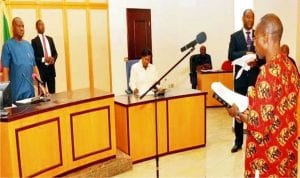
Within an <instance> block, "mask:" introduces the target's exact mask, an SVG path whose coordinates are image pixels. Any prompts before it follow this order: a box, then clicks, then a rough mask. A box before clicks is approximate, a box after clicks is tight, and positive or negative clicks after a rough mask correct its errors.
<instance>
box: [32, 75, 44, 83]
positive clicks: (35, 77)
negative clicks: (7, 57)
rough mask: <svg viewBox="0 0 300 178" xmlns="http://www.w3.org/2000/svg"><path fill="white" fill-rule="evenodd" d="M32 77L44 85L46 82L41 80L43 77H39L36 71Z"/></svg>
mask: <svg viewBox="0 0 300 178" xmlns="http://www.w3.org/2000/svg"><path fill="white" fill-rule="evenodd" d="M32 78H33V80H36V81H37V82H38V83H40V84H42V85H44V82H43V81H41V79H39V78H38V76H37V74H36V73H33V74H32Z"/></svg>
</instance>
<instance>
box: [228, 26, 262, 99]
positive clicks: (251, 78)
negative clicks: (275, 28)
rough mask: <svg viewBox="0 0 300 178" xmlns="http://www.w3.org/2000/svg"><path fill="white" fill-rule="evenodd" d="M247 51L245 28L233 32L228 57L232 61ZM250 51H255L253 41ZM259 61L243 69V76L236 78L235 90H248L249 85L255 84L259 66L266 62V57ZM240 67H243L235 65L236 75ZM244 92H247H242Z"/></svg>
mask: <svg viewBox="0 0 300 178" xmlns="http://www.w3.org/2000/svg"><path fill="white" fill-rule="evenodd" d="M252 37H254V31H253V33H252ZM247 51H248V49H247V43H246V39H245V35H244V32H243V29H241V30H239V31H237V32H235V33H233V34H232V35H231V37H230V43H229V51H228V59H229V60H230V61H234V60H235V59H238V58H240V57H242V56H243V55H245V54H246V53H247ZM250 51H251V52H254V53H255V47H254V45H253V42H252V45H251V48H250ZM258 61H259V62H258V66H256V67H252V68H251V69H250V70H249V71H243V73H242V75H241V77H240V78H239V79H237V80H234V88H235V90H239V89H241V88H244V89H245V90H247V88H248V86H253V85H255V82H256V78H257V75H258V74H259V67H260V66H261V65H263V64H264V63H265V60H264V59H261V60H258ZM240 68H241V67H240V66H235V74H234V77H235V76H236V74H237V73H238V71H239V70H240ZM242 94H246V93H244V92H242Z"/></svg>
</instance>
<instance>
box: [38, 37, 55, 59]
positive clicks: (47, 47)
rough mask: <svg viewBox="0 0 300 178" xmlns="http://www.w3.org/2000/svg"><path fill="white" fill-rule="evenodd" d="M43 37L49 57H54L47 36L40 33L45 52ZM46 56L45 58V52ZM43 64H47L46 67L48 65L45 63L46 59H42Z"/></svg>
mask: <svg viewBox="0 0 300 178" xmlns="http://www.w3.org/2000/svg"><path fill="white" fill-rule="evenodd" d="M42 35H44V36H45V43H46V49H47V53H48V56H49V57H50V56H52V55H51V49H50V44H49V41H48V39H47V37H46V35H45V34H40V33H39V34H38V36H39V38H40V40H41V43H42V46H43V50H44V45H45V44H44V43H43V36H42ZM44 56H45V51H44ZM42 62H43V63H45V65H48V63H46V62H45V57H42Z"/></svg>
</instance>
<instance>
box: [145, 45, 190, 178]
mask: <svg viewBox="0 0 300 178" xmlns="http://www.w3.org/2000/svg"><path fill="white" fill-rule="evenodd" d="M194 50H195V47H194V46H193V47H192V48H191V49H190V50H189V52H187V53H186V54H185V55H184V56H183V57H182V58H181V59H180V60H179V61H178V62H177V63H176V64H175V65H174V66H173V67H171V68H170V69H169V70H168V71H167V72H166V73H165V74H164V75H162V76H161V77H160V78H159V79H158V80H157V81H156V82H155V83H154V84H153V85H151V87H150V88H149V89H148V90H147V91H146V92H145V93H144V94H142V95H141V96H140V99H143V98H144V97H145V96H146V94H147V93H148V92H149V91H150V90H152V89H154V88H155V87H156V85H157V84H159V83H160V81H161V80H162V79H163V78H165V76H167V75H168V74H169V73H170V72H171V71H172V70H173V69H175V67H176V66H178V64H180V63H181V62H182V61H183V60H184V59H185V58H186V57H187V56H188V55H190V54H191V53H192V52H193V51H194ZM154 101H155V146H156V148H155V160H156V177H157V178H159V155H158V133H157V132H158V128H157V127H158V124H157V122H158V118H157V100H156V99H155V100H154Z"/></svg>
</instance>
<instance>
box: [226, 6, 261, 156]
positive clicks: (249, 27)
mask: <svg viewBox="0 0 300 178" xmlns="http://www.w3.org/2000/svg"><path fill="white" fill-rule="evenodd" d="M253 24H254V12H253V11H252V10H251V9H246V10H245V11H244V13H243V28H242V29H241V30H239V31H237V32H235V33H233V34H232V35H231V37H230V43H229V52H228V59H229V60H230V61H234V60H235V59H238V58H240V57H242V56H244V55H246V54H251V53H255V47H254V45H253V38H254V30H253ZM263 64H264V60H262V62H259V60H256V61H253V62H251V63H248V65H249V66H251V69H250V70H249V71H243V73H242V75H241V76H240V77H239V78H238V79H236V75H237V73H238V71H239V70H240V69H241V67H240V66H237V65H236V66H235V73H234V91H235V92H237V93H240V94H242V95H247V90H248V87H249V86H254V85H255V82H256V78H257V75H258V73H259V67H260V66H261V65H263ZM234 133H235V144H234V146H233V147H232V149H231V152H232V153H234V152H237V151H238V150H239V149H241V148H242V145H243V123H242V122H239V121H237V120H236V119H235V122H234Z"/></svg>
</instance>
